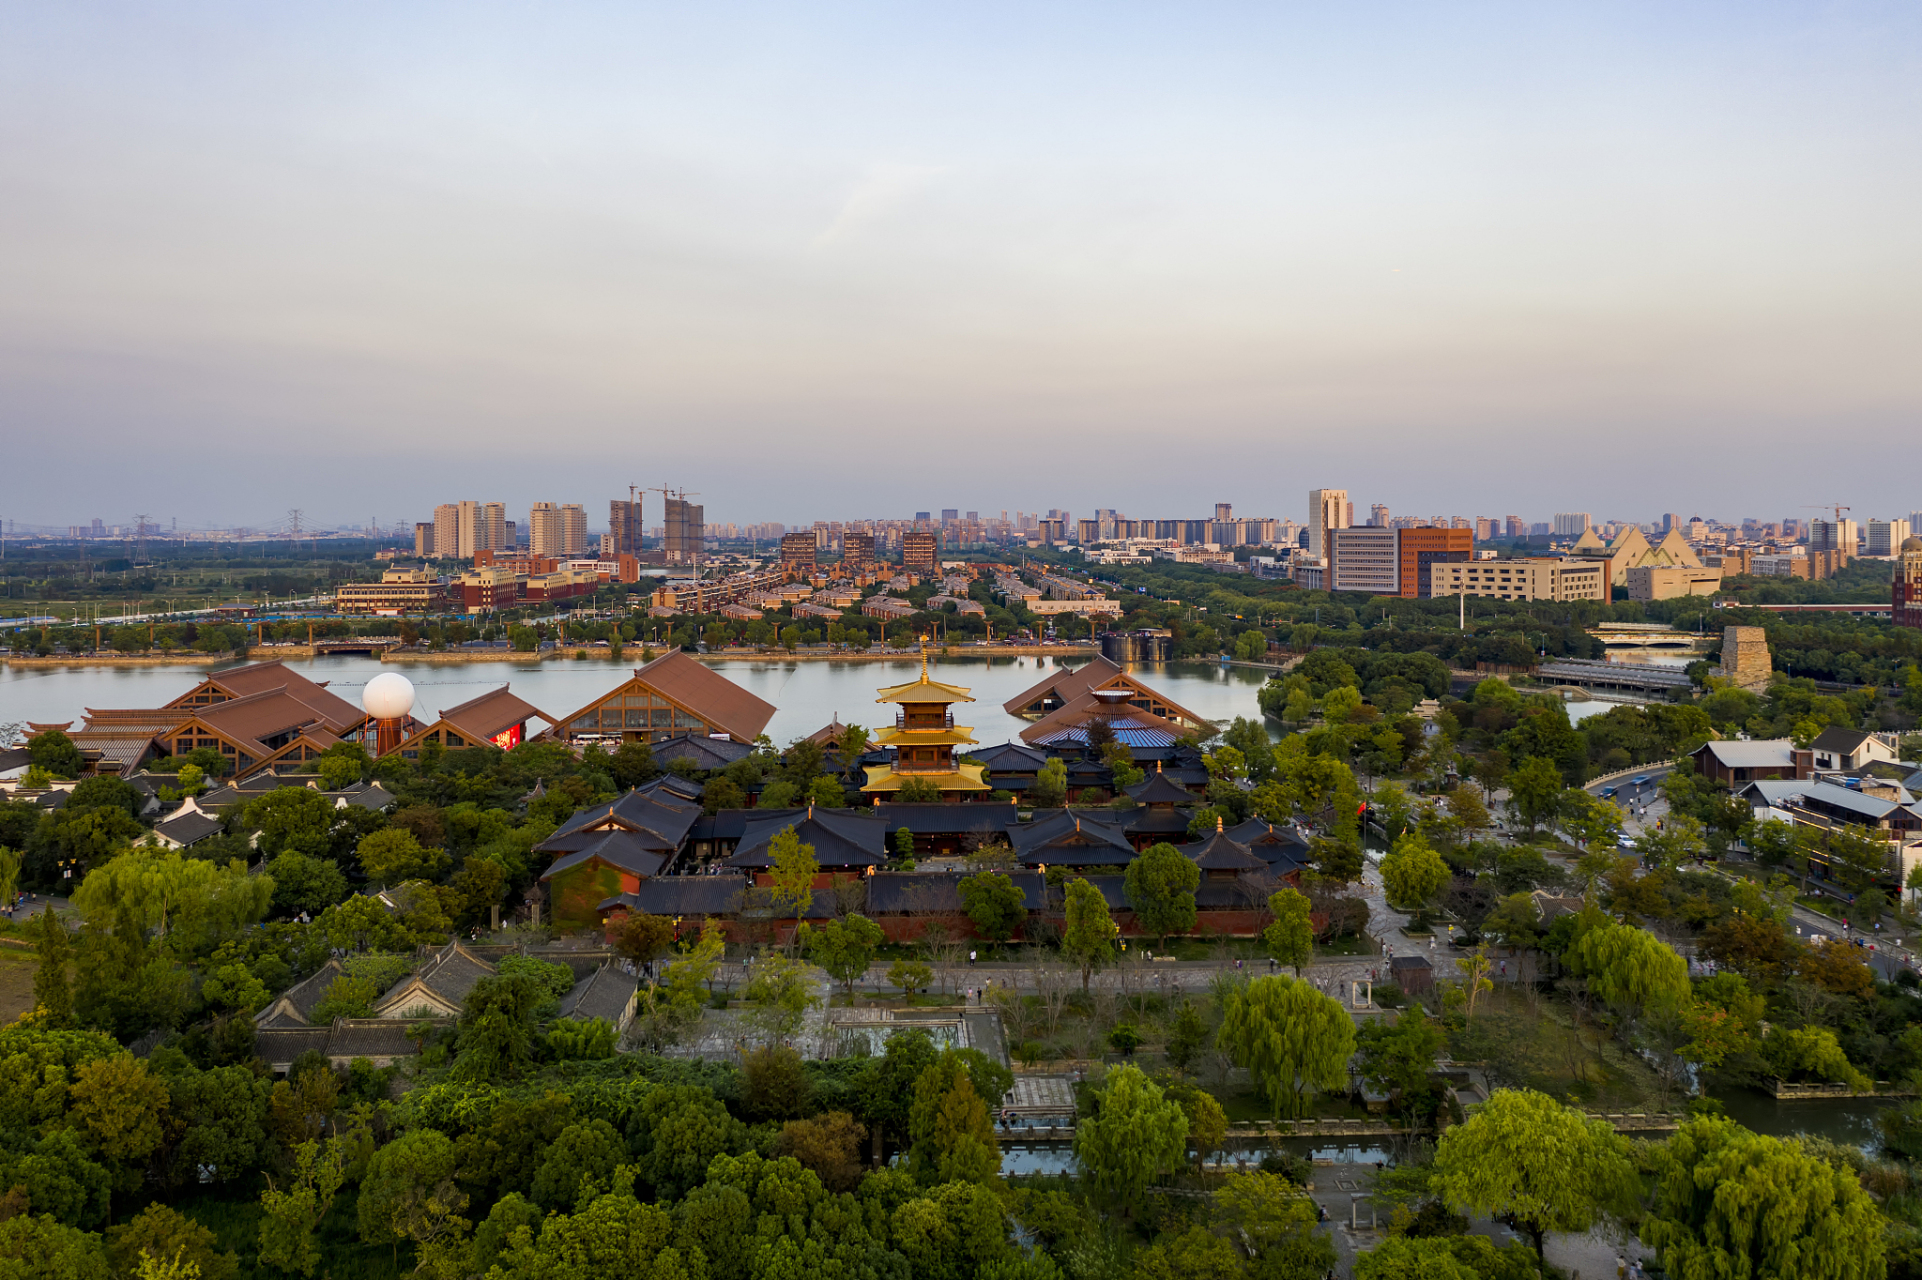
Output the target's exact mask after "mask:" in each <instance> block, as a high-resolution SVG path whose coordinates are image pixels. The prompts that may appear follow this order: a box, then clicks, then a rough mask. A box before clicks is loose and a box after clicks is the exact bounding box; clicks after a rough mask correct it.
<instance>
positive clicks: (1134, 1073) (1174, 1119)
mask: <svg viewBox="0 0 1922 1280" xmlns="http://www.w3.org/2000/svg"><path fill="white" fill-rule="evenodd" d="M1187 1151H1188V1117H1187V1115H1186V1114H1185V1113H1184V1112H1183V1111H1182V1109H1181V1107H1180V1105H1179V1104H1178V1103H1175V1102H1173V1101H1172V1100H1170V1099H1169V1098H1167V1097H1166V1096H1165V1095H1164V1094H1163V1093H1162V1091H1161V1089H1160V1087H1159V1086H1157V1085H1156V1084H1155V1083H1154V1082H1153V1081H1152V1080H1150V1079H1148V1077H1147V1076H1146V1075H1144V1074H1143V1073H1142V1072H1141V1070H1140V1069H1139V1068H1137V1067H1121V1068H1119V1069H1117V1070H1115V1071H1111V1072H1109V1073H1108V1081H1107V1084H1106V1085H1105V1086H1104V1087H1103V1088H1102V1089H1100V1090H1099V1091H1098V1092H1097V1093H1096V1095H1095V1100H1094V1114H1093V1115H1092V1116H1090V1117H1088V1118H1087V1119H1085V1120H1082V1121H1081V1122H1080V1123H1078V1124H1077V1125H1075V1130H1074V1154H1075V1158H1076V1159H1078V1160H1079V1161H1080V1162H1081V1173H1082V1177H1083V1178H1084V1179H1085V1180H1086V1182H1087V1184H1088V1185H1089V1186H1091V1187H1093V1188H1094V1189H1095V1190H1096V1191H1097V1192H1099V1193H1101V1194H1103V1195H1106V1196H1109V1197H1110V1198H1112V1199H1113V1200H1115V1201H1117V1202H1119V1203H1120V1204H1121V1205H1122V1206H1123V1207H1124V1208H1125V1209H1126V1210H1127V1211H1128V1212H1129V1213H1130V1214H1131V1215H1132V1213H1133V1211H1134V1209H1135V1207H1136V1206H1137V1204H1138V1203H1139V1201H1140V1197H1141V1193H1142V1192H1144V1191H1145V1190H1147V1188H1148V1184H1149V1183H1151V1182H1153V1181H1154V1180H1155V1179H1156V1178H1158V1177H1160V1176H1161V1175H1163V1174H1165V1173H1169V1172H1171V1171H1173V1170H1174V1169H1176V1168H1178V1167H1179V1166H1180V1165H1181V1164H1182V1163H1183V1161H1184V1160H1185V1158H1186V1156H1187Z"/></svg>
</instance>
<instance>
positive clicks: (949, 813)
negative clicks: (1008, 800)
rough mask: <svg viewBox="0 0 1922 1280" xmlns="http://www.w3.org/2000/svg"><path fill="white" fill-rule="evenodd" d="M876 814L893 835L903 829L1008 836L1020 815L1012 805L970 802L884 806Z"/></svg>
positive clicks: (922, 832) (924, 833) (876, 808)
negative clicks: (1011, 826)
mask: <svg viewBox="0 0 1922 1280" xmlns="http://www.w3.org/2000/svg"><path fill="white" fill-rule="evenodd" d="M874 812H876V813H878V814H880V815H881V816H882V818H884V819H885V820H886V822H887V832H888V835H889V836H893V835H894V833H895V832H897V831H899V830H900V829H901V828H902V827H906V828H907V829H908V830H910V831H912V832H914V834H915V835H917V836H950V835H953V836H959V835H980V836H995V837H1000V836H1005V835H1006V834H1007V830H1008V824H1009V823H1010V822H1013V821H1014V820H1015V819H1016V817H1017V816H1018V812H1017V809H1016V807H1015V806H1014V805H1012V804H994V803H991V802H985V801H970V802H968V803H966V804H881V805H876V806H874Z"/></svg>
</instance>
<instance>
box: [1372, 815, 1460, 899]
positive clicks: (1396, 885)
mask: <svg viewBox="0 0 1922 1280" xmlns="http://www.w3.org/2000/svg"><path fill="white" fill-rule="evenodd" d="M1453 875H1454V873H1453V872H1451V871H1450V870H1449V869H1448V864H1447V863H1446V862H1444V861H1443V860H1442V856H1441V855H1440V854H1439V853H1436V852H1435V850H1434V849H1433V848H1432V847H1431V846H1430V845H1429V843H1428V841H1426V840H1424V839H1422V837H1421V835H1420V833H1418V832H1414V831H1411V832H1409V833H1408V834H1407V835H1405V836H1403V837H1402V838H1401V839H1399V840H1397V841H1395V843H1394V846H1393V847H1392V848H1391V849H1390V850H1389V852H1388V856H1387V857H1385V858H1383V859H1382V860H1381V880H1382V884H1383V886H1384V887H1385V888H1386V889H1387V890H1388V902H1389V905H1390V906H1392V907H1394V908H1395V909H1396V910H1397V911H1407V912H1411V913H1414V914H1415V915H1420V914H1421V913H1422V912H1423V911H1425V910H1426V909H1427V907H1428V904H1429V903H1430V902H1432V901H1433V900H1434V897H1435V895H1436V894H1438V893H1440V892H1441V891H1442V889H1443V887H1444V886H1446V885H1447V884H1448V881H1449V880H1450V879H1451V878H1452V877H1453Z"/></svg>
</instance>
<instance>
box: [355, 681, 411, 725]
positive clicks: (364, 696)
mask: <svg viewBox="0 0 1922 1280" xmlns="http://www.w3.org/2000/svg"><path fill="white" fill-rule="evenodd" d="M360 705H361V709H362V710H364V711H365V712H366V713H367V714H368V715H370V716H372V717H373V718H374V719H376V720H398V719H400V718H401V717H402V716H404V715H406V714H407V713H408V712H409V711H412V710H413V709H414V685H413V682H412V681H410V680H409V679H408V678H407V677H406V676H404V675H401V674H400V673H399V672H396V671H383V672H381V673H380V674H379V675H377V676H375V677H374V678H373V679H372V680H369V681H368V682H367V687H366V688H365V689H362V690H361V691H360Z"/></svg>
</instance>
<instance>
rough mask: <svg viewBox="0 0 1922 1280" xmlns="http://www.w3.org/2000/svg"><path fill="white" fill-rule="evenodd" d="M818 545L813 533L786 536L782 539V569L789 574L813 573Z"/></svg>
mask: <svg viewBox="0 0 1922 1280" xmlns="http://www.w3.org/2000/svg"><path fill="white" fill-rule="evenodd" d="M817 545H818V544H817V543H816V541H815V537H814V534H813V532H812V531H809V532H807V533H790V534H786V535H784V536H783V537H782V538H781V568H782V569H783V570H786V571H789V572H795V571H806V572H812V571H813V569H814V552H815V550H816V547H817Z"/></svg>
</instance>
